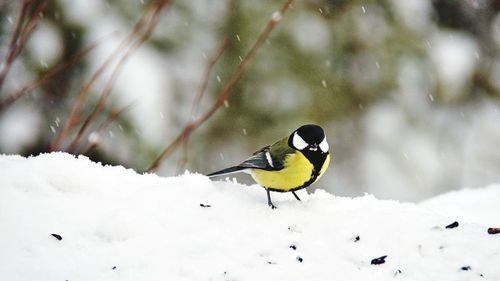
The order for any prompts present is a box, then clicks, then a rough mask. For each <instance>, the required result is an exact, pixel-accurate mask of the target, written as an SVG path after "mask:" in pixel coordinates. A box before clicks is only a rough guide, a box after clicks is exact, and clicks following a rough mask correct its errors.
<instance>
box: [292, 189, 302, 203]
mask: <svg viewBox="0 0 500 281" xmlns="http://www.w3.org/2000/svg"><path fill="white" fill-rule="evenodd" d="M292 193H293V196H295V198H296V199H297V200H299V201H301V200H300V198H299V196H298V195H297V193H295V191H292Z"/></svg>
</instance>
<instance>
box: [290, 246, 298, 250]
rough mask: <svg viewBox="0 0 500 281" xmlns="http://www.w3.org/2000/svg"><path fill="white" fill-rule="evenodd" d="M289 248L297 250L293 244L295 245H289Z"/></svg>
mask: <svg viewBox="0 0 500 281" xmlns="http://www.w3.org/2000/svg"><path fill="white" fill-rule="evenodd" d="M289 248H290V249H292V250H294V251H295V250H297V246H295V245H290V247H289Z"/></svg>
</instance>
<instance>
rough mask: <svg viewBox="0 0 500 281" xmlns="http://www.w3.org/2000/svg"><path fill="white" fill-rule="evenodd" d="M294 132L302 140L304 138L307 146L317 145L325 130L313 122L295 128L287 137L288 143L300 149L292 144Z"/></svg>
mask: <svg viewBox="0 0 500 281" xmlns="http://www.w3.org/2000/svg"><path fill="white" fill-rule="evenodd" d="M295 134H297V135H298V136H299V137H300V138H301V139H302V140H304V141H305V142H306V143H307V145H308V146H311V145H313V146H318V145H319V144H320V143H321V141H323V139H324V138H325V132H324V131H323V129H322V128H321V127H320V126H318V125H313V124H308V125H303V126H301V127H300V128H298V129H297V130H295V131H294V132H293V133H292V134H291V135H290V137H289V138H288V145H290V146H291V147H293V148H295V149H298V150H302V149H300V148H297V147H296V146H295V145H294V144H293V138H294V136H295Z"/></svg>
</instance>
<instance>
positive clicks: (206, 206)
mask: <svg viewBox="0 0 500 281" xmlns="http://www.w3.org/2000/svg"><path fill="white" fill-rule="evenodd" d="M200 207H203V208H210V207H212V206H211V205H208V204H206V205H205V204H200Z"/></svg>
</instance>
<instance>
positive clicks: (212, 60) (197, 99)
mask: <svg viewBox="0 0 500 281" xmlns="http://www.w3.org/2000/svg"><path fill="white" fill-rule="evenodd" d="M228 46H229V39H228V38H227V37H226V38H224V39H223V40H222V41H221V43H220V44H219V47H218V48H217V49H216V51H215V53H214V54H213V55H212V56H210V58H209V59H208V61H207V66H206V69H205V73H204V75H203V79H202V82H201V84H200V87H199V88H198V92H197V93H196V96H195V98H194V99H193V105H192V107H191V114H190V115H189V118H192V119H194V118H195V117H196V113H197V111H198V107H199V105H200V102H201V99H202V98H203V95H204V94H205V92H206V89H207V86H208V80H209V79H210V73H211V72H212V68H213V67H214V65H215V63H216V62H217V61H218V60H219V58H220V57H221V55H222V54H223V53H224V51H225V50H226V49H227V47H228ZM188 142H189V136H186V138H185V139H183V140H182V156H181V158H180V159H179V163H178V165H177V173H180V171H181V170H182V169H183V168H184V167H185V166H186V163H187V159H188V157H187V153H188Z"/></svg>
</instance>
